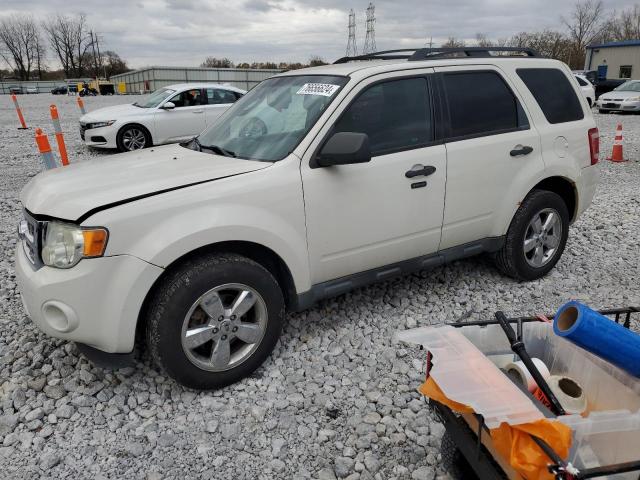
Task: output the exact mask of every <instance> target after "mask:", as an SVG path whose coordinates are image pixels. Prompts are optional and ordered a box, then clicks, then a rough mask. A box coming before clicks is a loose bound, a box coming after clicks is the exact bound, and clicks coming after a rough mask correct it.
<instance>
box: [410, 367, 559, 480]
mask: <svg viewBox="0 0 640 480" xmlns="http://www.w3.org/2000/svg"><path fill="white" fill-rule="evenodd" d="M419 391H420V393H422V394H423V395H425V396H427V397H429V398H431V399H432V400H435V401H437V402H440V403H442V404H443V405H446V406H448V407H449V408H451V410H453V411H455V412H458V413H473V409H472V408H471V407H469V406H467V405H463V404H461V403H458V402H456V401H454V400H451V399H449V398H448V397H447V396H446V395H445V394H444V393H443V392H442V390H440V387H439V386H438V384H437V383H436V382H435V381H434V380H433V379H432V378H428V379H427V381H426V382H425V383H423V384H422V385H421V386H420V388H419ZM490 434H491V439H492V440H493V445H494V447H495V449H496V450H497V451H498V453H500V455H502V456H503V457H504V458H505V459H506V460H507V461H508V462H509V464H510V465H511V466H512V467H513V469H514V470H515V471H516V472H518V473H519V474H520V475H522V476H523V477H524V478H526V479H527V480H553V478H554V477H553V475H552V474H550V473H549V472H548V470H547V465H548V464H549V463H550V459H549V457H547V455H546V454H545V453H544V452H543V451H542V450H540V447H538V445H537V444H536V443H535V442H534V441H533V439H532V438H531V436H530V435H529V434H531V435H535V436H536V437H539V438H542V439H543V440H544V441H545V442H547V443H548V444H549V445H550V446H551V448H553V450H555V452H556V453H557V454H558V455H559V456H560V457H561V458H567V456H568V455H569V449H570V448H571V429H570V428H569V427H567V426H566V425H564V424H563V423H560V422H558V421H556V420H551V419H542V420H537V421H535V422H531V423H523V424H520V425H508V424H506V423H502V424H501V425H500V426H499V427H498V428H494V429H492V430H490Z"/></svg>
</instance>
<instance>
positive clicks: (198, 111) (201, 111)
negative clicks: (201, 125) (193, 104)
mask: <svg viewBox="0 0 640 480" xmlns="http://www.w3.org/2000/svg"><path fill="white" fill-rule="evenodd" d="M203 112H204V110H194V111H193V113H203Z"/></svg>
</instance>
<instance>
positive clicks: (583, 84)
mask: <svg viewBox="0 0 640 480" xmlns="http://www.w3.org/2000/svg"><path fill="white" fill-rule="evenodd" d="M576 80H577V81H578V85H580V86H581V87H586V86H587V82H585V81H584V80H583V79H581V78H580V77H576Z"/></svg>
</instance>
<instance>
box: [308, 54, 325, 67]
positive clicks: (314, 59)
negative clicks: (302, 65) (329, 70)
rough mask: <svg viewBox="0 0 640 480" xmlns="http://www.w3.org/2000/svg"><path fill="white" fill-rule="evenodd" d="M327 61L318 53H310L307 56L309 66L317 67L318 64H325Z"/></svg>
mask: <svg viewBox="0 0 640 480" xmlns="http://www.w3.org/2000/svg"><path fill="white" fill-rule="evenodd" d="M326 64H327V62H325V61H324V58H322V57H321V56H319V55H311V56H310V57H309V66H310V67H319V66H320V65H326Z"/></svg>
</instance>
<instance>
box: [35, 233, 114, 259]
mask: <svg viewBox="0 0 640 480" xmlns="http://www.w3.org/2000/svg"><path fill="white" fill-rule="evenodd" d="M107 238H108V232H107V230H106V229H104V228H82V227H79V226H77V225H72V224H70V223H62V222H48V223H47V225H46V231H45V234H44V242H43V245H42V261H43V262H44V264H45V265H48V266H50V267H56V268H71V267H73V266H74V265H76V264H77V263H78V262H79V261H80V260H81V259H83V258H90V257H101V256H102V255H103V254H104V251H105V248H106V247H107Z"/></svg>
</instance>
